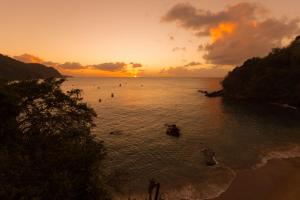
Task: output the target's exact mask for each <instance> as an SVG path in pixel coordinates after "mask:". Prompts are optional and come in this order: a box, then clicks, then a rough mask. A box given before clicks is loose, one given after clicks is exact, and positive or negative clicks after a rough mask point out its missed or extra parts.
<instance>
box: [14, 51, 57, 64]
mask: <svg viewBox="0 0 300 200" xmlns="http://www.w3.org/2000/svg"><path fill="white" fill-rule="evenodd" d="M13 58H14V59H16V60H19V61H21V62H24V63H39V64H43V65H46V66H50V67H58V66H59V65H60V64H59V63H56V62H51V61H44V60H43V59H41V58H40V57H37V56H34V55H31V54H27V53H25V54H22V55H20V56H14V57H13Z"/></svg>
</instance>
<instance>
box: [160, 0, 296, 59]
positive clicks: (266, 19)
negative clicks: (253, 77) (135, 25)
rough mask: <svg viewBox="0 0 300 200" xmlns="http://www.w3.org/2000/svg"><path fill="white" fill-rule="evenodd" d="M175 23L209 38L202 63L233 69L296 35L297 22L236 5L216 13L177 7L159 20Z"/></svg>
mask: <svg viewBox="0 0 300 200" xmlns="http://www.w3.org/2000/svg"><path fill="white" fill-rule="evenodd" d="M162 21H163V22H175V23H177V25H178V26H180V27H182V28H184V29H187V30H189V31H192V32H193V33H194V34H195V35H196V36H198V37H210V39H211V42H210V43H209V44H207V45H205V46H203V45H200V46H199V50H204V51H205V55H204V59H205V60H206V61H207V62H209V63H213V64H218V65H236V64H240V63H242V62H243V61H244V60H245V59H247V58H249V57H253V56H263V55H265V54H267V53H268V52H269V51H270V50H271V49H272V48H274V47H276V46H281V45H282V41H283V39H286V38H292V37H294V36H295V35H296V34H297V33H299V31H300V29H299V19H291V20H289V19H287V18H283V19H276V18H273V17H270V16H268V12H267V9H265V8H264V7H263V6H262V5H260V4H256V3H238V4H235V5H231V6H228V7H226V8H225V9H224V10H222V11H220V12H211V11H206V10H201V9H197V8H195V7H194V6H192V5H190V4H187V3H185V4H182V3H181V4H177V5H175V6H174V7H173V8H171V9H170V10H169V11H168V12H167V13H166V14H165V15H164V16H163V17H162Z"/></svg>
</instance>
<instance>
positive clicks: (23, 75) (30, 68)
mask: <svg viewBox="0 0 300 200" xmlns="http://www.w3.org/2000/svg"><path fill="white" fill-rule="evenodd" d="M51 77H56V78H62V77H63V76H62V75H61V74H60V73H59V72H58V71H57V70H56V69H54V68H53V67H46V66H45V65H42V64H37V63H23V62H20V61H17V60H15V59H12V58H10V57H8V56H4V55H2V54H0V78H2V79H8V80H20V79H37V78H43V79H44V78H51Z"/></svg>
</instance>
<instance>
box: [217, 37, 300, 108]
mask: <svg viewBox="0 0 300 200" xmlns="http://www.w3.org/2000/svg"><path fill="white" fill-rule="evenodd" d="M299 77H300V36H299V37H297V38H296V39H295V40H294V41H293V42H292V43H291V44H290V45H289V46H288V47H285V48H276V49H273V50H272V52H271V53H270V54H269V55H267V56H266V57H264V58H251V59H249V60H247V61H246V62H245V63H244V64H243V65H242V66H240V67H237V68H235V69H234V70H233V71H232V72H230V73H229V74H228V75H227V77H226V78H225V79H224V81H223V83H222V84H223V89H224V95H225V96H226V97H229V98H235V99H248V100H257V101H263V102H273V103H280V104H290V105H294V106H300V78H299Z"/></svg>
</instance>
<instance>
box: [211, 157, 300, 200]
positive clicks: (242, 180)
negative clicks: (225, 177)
mask: <svg viewBox="0 0 300 200" xmlns="http://www.w3.org/2000/svg"><path fill="white" fill-rule="evenodd" d="M299 199H300V158H293V159H276V160H270V161H269V162H268V163H267V164H266V165H265V166H263V167H260V168H257V169H254V170H250V169H249V170H242V171H238V172H237V176H236V179H235V180H234V181H233V182H232V185H231V186H230V187H229V188H228V190H227V191H226V192H224V193H223V194H221V195H220V196H219V197H218V198H215V199H214V200H299Z"/></svg>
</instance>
